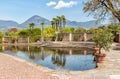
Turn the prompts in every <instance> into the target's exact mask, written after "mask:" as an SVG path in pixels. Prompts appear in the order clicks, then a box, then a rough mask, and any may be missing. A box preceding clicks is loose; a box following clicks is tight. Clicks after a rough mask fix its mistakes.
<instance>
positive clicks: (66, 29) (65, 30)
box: [63, 27, 74, 33]
mask: <svg viewBox="0 0 120 79" xmlns="http://www.w3.org/2000/svg"><path fill="white" fill-rule="evenodd" d="M63 32H65V33H73V32H74V28H71V27H65V28H63Z"/></svg>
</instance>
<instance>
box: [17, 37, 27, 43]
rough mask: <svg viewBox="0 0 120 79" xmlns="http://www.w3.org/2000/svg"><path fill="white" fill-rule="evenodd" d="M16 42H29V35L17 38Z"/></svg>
mask: <svg viewBox="0 0 120 79" xmlns="http://www.w3.org/2000/svg"><path fill="white" fill-rule="evenodd" d="M18 43H29V37H20V38H18Z"/></svg>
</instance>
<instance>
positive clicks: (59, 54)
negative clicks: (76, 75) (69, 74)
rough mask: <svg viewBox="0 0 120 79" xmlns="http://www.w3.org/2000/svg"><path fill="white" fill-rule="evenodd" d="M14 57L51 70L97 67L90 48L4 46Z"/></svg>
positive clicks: (5, 50)
mask: <svg viewBox="0 0 120 79" xmlns="http://www.w3.org/2000/svg"><path fill="white" fill-rule="evenodd" d="M1 48H2V51H3V52H4V53H6V54H10V55H14V56H17V57H20V58H23V59H26V60H28V61H31V62H34V63H37V64H40V65H43V66H45V67H48V68H51V69H57V68H60V69H67V70H89V69H93V68H95V67H96V61H94V56H93V55H92V54H93V50H92V49H89V48H43V47H35V46H2V47H1Z"/></svg>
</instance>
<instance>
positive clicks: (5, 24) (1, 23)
mask: <svg viewBox="0 0 120 79" xmlns="http://www.w3.org/2000/svg"><path fill="white" fill-rule="evenodd" d="M31 22H33V23H35V27H41V25H40V22H44V23H45V25H46V26H47V25H48V26H49V25H51V21H50V20H48V19H46V18H44V17H41V16H39V15H34V16H32V17H30V18H28V19H27V20H26V21H25V22H23V23H21V24H19V23H18V22H16V21H12V20H0V28H3V29H4V28H5V29H8V28H10V27H16V28H28V26H29V23H31ZM100 25H101V24H96V22H95V20H91V21H86V22H78V21H71V20H66V26H69V27H74V28H77V27H85V28H90V27H93V26H94V27H95V26H100Z"/></svg>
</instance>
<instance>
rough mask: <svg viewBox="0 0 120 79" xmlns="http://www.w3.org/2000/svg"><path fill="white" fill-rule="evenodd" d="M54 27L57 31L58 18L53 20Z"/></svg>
mask: <svg viewBox="0 0 120 79" xmlns="http://www.w3.org/2000/svg"><path fill="white" fill-rule="evenodd" d="M53 23H54V27H55V29H56V30H57V28H58V18H53Z"/></svg>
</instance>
